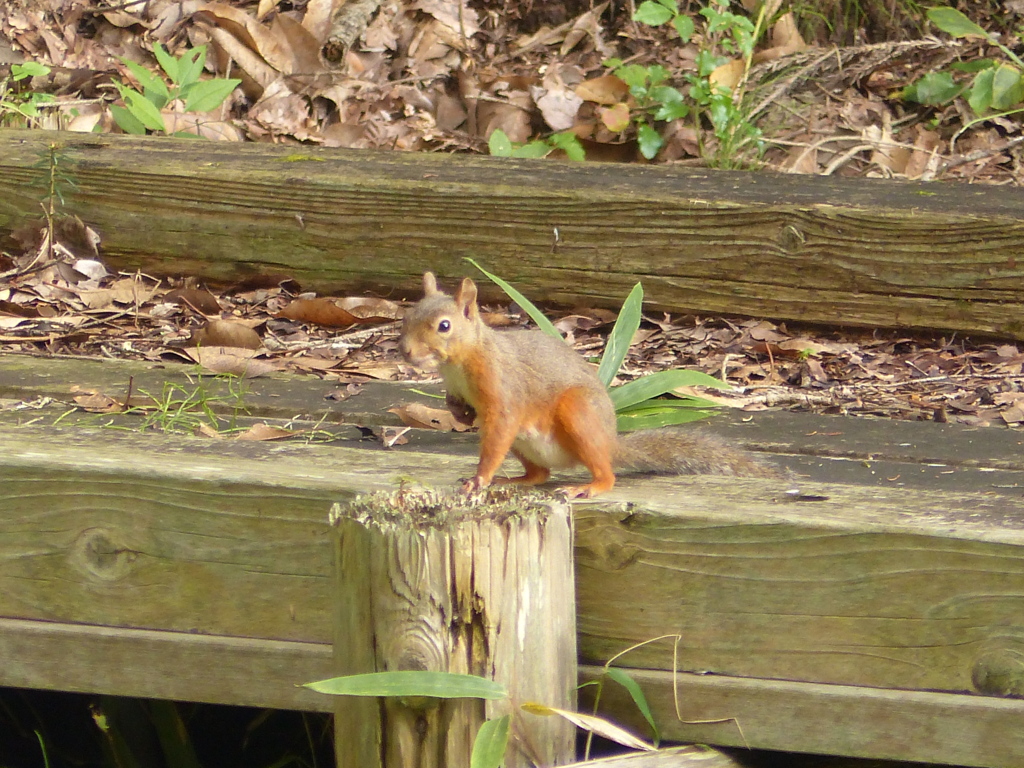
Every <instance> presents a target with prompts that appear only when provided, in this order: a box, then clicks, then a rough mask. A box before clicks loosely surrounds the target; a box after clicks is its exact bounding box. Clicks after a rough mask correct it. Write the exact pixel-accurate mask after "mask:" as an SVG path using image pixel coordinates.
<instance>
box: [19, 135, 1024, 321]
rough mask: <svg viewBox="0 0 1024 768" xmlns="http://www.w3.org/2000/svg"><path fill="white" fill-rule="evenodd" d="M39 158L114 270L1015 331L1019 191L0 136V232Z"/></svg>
mask: <svg viewBox="0 0 1024 768" xmlns="http://www.w3.org/2000/svg"><path fill="white" fill-rule="evenodd" d="M51 145H53V146H54V147H55V149H54V152H55V155H54V156H55V157H56V158H57V167H58V168H59V170H60V173H61V174H64V175H66V176H68V177H70V178H71V179H73V180H74V182H75V183H76V185H77V187H76V188H73V189H72V188H70V187H69V188H68V189H67V190H66V192H67V193H68V196H67V198H66V200H67V202H66V206H65V208H64V210H65V211H67V212H70V213H75V214H77V215H79V216H80V217H81V218H82V219H83V220H85V221H86V222H87V223H89V224H91V225H92V226H93V227H95V228H96V229H97V230H98V231H99V233H100V234H101V235H102V237H103V252H104V255H105V256H106V258H107V259H109V261H110V262H111V264H112V265H114V266H115V267H117V268H120V269H131V270H134V269H142V270H143V271H145V272H147V273H150V274H157V275H168V274H173V275H192V276H197V277H200V278H202V279H204V280H210V281H221V282H229V281H235V280H238V279H240V278H243V277H246V276H248V275H251V274H253V273H266V272H274V273H287V274H288V275H290V276H292V277H294V278H296V279H297V280H299V281H300V282H301V283H303V284H304V285H307V286H309V287H313V288H318V289H320V290H324V291H331V290H337V289H340V288H347V289H357V288H360V287H366V288H373V289H376V290H384V291H387V292H388V293H389V294H390V293H393V292H394V291H395V289H396V288H398V289H399V290H400V291H408V292H409V294H411V295H415V293H416V287H415V286H416V284H417V280H418V277H419V275H420V273H422V272H423V271H424V270H425V269H431V270H434V271H435V272H438V273H439V274H440V275H441V276H443V277H454V276H456V275H459V276H461V275H464V274H469V273H470V271H471V270H470V269H469V268H468V267H467V265H466V264H465V263H464V262H462V260H461V259H462V257H464V256H470V257H474V258H477V259H479V260H480V261H482V262H483V263H485V264H486V265H487V266H488V267H490V268H491V269H493V270H494V271H496V272H498V273H500V274H501V275H502V276H504V277H505V278H507V279H509V280H511V281H513V282H515V283H516V284H517V285H518V286H519V287H520V288H521V289H523V291H524V292H525V293H526V295H528V296H530V297H531V298H533V299H536V300H553V301H564V302H569V303H577V302H585V303H595V304H602V305H606V306H608V305H615V306H617V305H618V304H619V303H621V301H622V299H623V297H624V296H625V295H626V294H627V292H628V291H629V289H630V287H631V286H632V285H633V283H634V282H635V281H636V280H638V279H640V280H642V281H643V283H644V285H645V288H646V291H647V297H648V299H649V306H650V307H651V308H656V309H667V310H672V311H690V312H698V313H705V314H708V313H715V314H745V315H753V316H758V317H772V318H779V319H785V320H799V321H807V322H815V323H827V324H829V325H835V324H848V325H858V326H884V327H894V328H913V329H928V330H932V329H950V330H957V331H961V332H967V333H987V334H1001V335H1007V336H1012V337H1016V338H1024V323H1022V322H1021V321H1020V317H1021V314H1022V309H1024V293H1022V288H1021V277H1022V276H1024V263H1018V257H1019V254H1020V251H1021V246H1022V243H1024V190H1020V189H1013V188H1007V187H997V188H995V187H985V186H983V185H971V186H968V185H953V184H917V183H895V182H887V181H880V180H861V179H833V178H821V177H806V176H786V175H777V174H769V173H736V172H723V171H706V170H699V169H684V168H678V167H654V166H622V165H606V164H600V163H586V164H569V163H556V162H542V161H515V160H509V159H498V158H486V157H466V156H452V155H435V154H425V153H418V154H417V153H401V152H369V151H357V150H330V149H320V148H315V147H302V148H301V149H298V150H297V149H296V148H295V147H276V146H267V145H262V144H247V145H241V146H239V145H225V144H218V143H214V142H197V141H186V140H175V139H165V138H160V139H153V138H137V137H128V136H114V135H109V134H106V135H102V136H99V135H82V134H71V133H48V132H42V131H16V130H5V131H0V234H2V233H5V232H10V230H12V229H13V228H15V227H17V226H19V225H20V224H22V223H24V222H25V221H26V220H27V219H34V218H36V217H38V216H39V205H38V200H39V198H40V196H41V195H42V194H43V191H42V190H44V189H46V188H47V186H48V182H49V177H48V174H47V171H46V170H40V168H39V165H38V164H39V161H40V160H41V159H44V160H45V159H47V158H49V157H50V146H51ZM44 165H45V164H44Z"/></svg>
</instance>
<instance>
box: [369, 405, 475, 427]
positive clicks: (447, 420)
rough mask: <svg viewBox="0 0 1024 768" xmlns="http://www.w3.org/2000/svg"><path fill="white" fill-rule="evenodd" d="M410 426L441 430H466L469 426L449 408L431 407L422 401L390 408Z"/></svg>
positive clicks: (389, 410)
mask: <svg viewBox="0 0 1024 768" xmlns="http://www.w3.org/2000/svg"><path fill="white" fill-rule="evenodd" d="M388 413H393V414H395V415H396V416H397V417H398V418H400V419H401V420H402V423H403V424H405V425H406V426H408V427H416V428H417V429H436V430H438V431H441V432H465V431H466V430H467V429H469V426H468V425H466V424H463V423H462V422H461V421H459V420H458V419H456V418H455V416H454V415H453V414H452V412H451V411H449V410H448V409H447V408H431V407H430V406H429V405H423V404H422V403H408V404H406V405H401V406H399V407H398V408H389V409H388Z"/></svg>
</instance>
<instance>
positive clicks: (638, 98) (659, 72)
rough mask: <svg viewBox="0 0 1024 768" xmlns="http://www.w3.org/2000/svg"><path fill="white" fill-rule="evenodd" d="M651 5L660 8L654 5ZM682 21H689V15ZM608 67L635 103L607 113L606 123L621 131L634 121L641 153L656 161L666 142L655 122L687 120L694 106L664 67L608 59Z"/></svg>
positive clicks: (609, 126)
mask: <svg viewBox="0 0 1024 768" xmlns="http://www.w3.org/2000/svg"><path fill="white" fill-rule="evenodd" d="M669 1H673V0H669ZM649 2H650V0H649ZM651 4H652V5H658V4H656V3H653V2H651ZM658 7H659V8H661V7H662V6H661V5H658ZM639 13H640V11H639V9H637V14H639ZM634 18H636V17H634ZM679 18H685V19H689V17H688V16H680V17H679ZM691 24H692V22H691ZM604 65H605V66H606V67H609V68H611V70H612V74H614V75H615V76H616V77H618V78H619V79H620V80H622V82H624V83H625V84H626V85H627V86H628V87H629V94H630V96H632V97H633V99H634V102H635V104H634V106H633V107H632V109H625V110H623V109H619V110H618V111H612V110H610V111H609V112H607V113H606V115H608V116H607V117H605V124H606V125H608V128H609V129H610V130H620V131H621V130H625V128H626V127H627V126H628V125H629V123H630V122H633V123H634V124H635V125H636V129H637V143H638V144H639V146H640V154H642V155H643V156H644V157H646V158H647V159H648V160H651V159H653V158H654V156H655V155H657V154H658V151H659V150H660V149H661V147H662V145H663V144H664V143H665V142H664V140H663V139H662V137H661V134H660V133H658V131H657V129H656V128H655V127H654V123H655V121H665V122H667V121H670V120H675V119H677V118H680V117H686V116H687V115H688V114H690V105H689V104H687V103H686V98H685V97H684V96H683V94H682V92H681V91H679V89H677V88H673V87H672V86H671V85H666V83H667V82H668V81H669V79H670V78H671V77H672V74H671V73H670V72H669V71H668V70H667V69H665V68H664V67H663V66H661V65H660V64H654V65H652V66H647V67H645V66H642V65H640V64H624V63H623V62H622V60H621V59H608V60H606V61H605V62H604ZM623 106H625V105H623ZM614 109H615V108H613V110H614Z"/></svg>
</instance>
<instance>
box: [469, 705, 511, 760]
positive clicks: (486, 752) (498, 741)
mask: <svg viewBox="0 0 1024 768" xmlns="http://www.w3.org/2000/svg"><path fill="white" fill-rule="evenodd" d="M511 719H512V718H511V717H510V716H509V715H504V716H502V717H499V718H498V719H497V720H485V721H484V723H483V725H481V726H480V730H479V731H477V732H476V739H475V740H474V741H473V753H472V755H470V758H469V766H470V768H499V766H500V765H501V764H502V763H503V762H505V749H506V748H507V747H508V731H509V723H510V722H511Z"/></svg>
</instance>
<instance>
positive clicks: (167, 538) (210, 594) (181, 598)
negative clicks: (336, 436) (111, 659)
mask: <svg viewBox="0 0 1024 768" xmlns="http://www.w3.org/2000/svg"><path fill="white" fill-rule="evenodd" d="M0 442H2V450H0V509H3V511H4V514H3V515H0V563H2V564H3V565H2V567H0V616H9V617H16V618H29V619H38V620H46V621H64V622H82V623H87V624H99V625H107V626H120V627H132V628H149V629H163V630H174V631H180V632H193V631H194V632H202V633H207V634H215V635H230V636H242V637H246V636H252V637H262V638H268V639H277V640H298V641H306V642H329V641H330V638H331V631H330V624H329V619H330V611H331V608H330V606H331V602H330V595H331V586H330V576H331V563H332V556H333V555H332V553H331V550H330V546H329V539H330V536H329V528H328V525H327V514H328V511H329V509H330V506H331V503H332V502H335V501H342V500H344V499H346V498H351V497H352V496H353V495H354V494H356V493H359V492H367V491H371V490H380V489H385V488H391V487H394V485H395V484H396V483H397V482H398V481H399V478H400V477H401V476H402V472H403V471H404V472H407V473H409V475H407V476H413V477H421V478H434V479H436V480H438V481H446V482H449V483H451V484H454V483H455V481H456V479H457V477H458V476H459V474H462V475H465V474H468V473H469V472H470V470H471V468H472V466H473V461H472V458H471V457H465V458H463V459H461V460H457V459H454V458H448V459H446V458H443V457H441V458H439V457H436V456H425V455H423V454H411V455H410V456H409V457H406V458H402V459H396V458H394V457H391V456H389V455H388V454H387V453H386V452H384V451H372V450H357V449H353V448H331V449H323V448H320V449H318V448H316V447H310V446H305V445H280V444H279V445H273V444H259V443H246V442H227V441H223V442H222V441H212V440H202V439H197V438H191V437H182V436H174V437H168V436H162V435H152V434H138V433H132V432H120V431H117V430H110V429H96V428H93V429H87V428H71V427H47V428H40V427H34V426H32V427H26V426H23V427H8V428H5V429H4V431H3V435H2V437H0ZM457 466H461V467H462V472H461V473H457V470H455V469H454V467H457Z"/></svg>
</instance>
